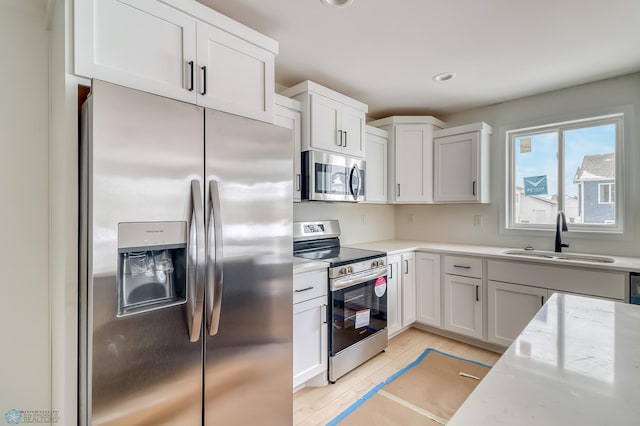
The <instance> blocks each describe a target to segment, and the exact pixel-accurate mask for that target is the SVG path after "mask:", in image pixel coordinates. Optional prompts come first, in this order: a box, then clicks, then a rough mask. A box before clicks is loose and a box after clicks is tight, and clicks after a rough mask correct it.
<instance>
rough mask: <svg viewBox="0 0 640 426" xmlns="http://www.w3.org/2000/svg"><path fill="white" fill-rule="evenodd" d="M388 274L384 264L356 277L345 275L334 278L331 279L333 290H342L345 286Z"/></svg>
mask: <svg viewBox="0 0 640 426" xmlns="http://www.w3.org/2000/svg"><path fill="white" fill-rule="evenodd" d="M385 275H387V267H386V266H383V267H381V268H377V269H374V270H373V271H371V272H369V273H367V274H365V275H358V276H356V277H353V278H350V277H343V278H334V279H332V280H331V285H330V288H331V291H335V290H341V289H343V288H347V287H351V286H354V285H357V284H361V283H364V282H367V281H371V280H375V279H376V278H380V277H384V276H385Z"/></svg>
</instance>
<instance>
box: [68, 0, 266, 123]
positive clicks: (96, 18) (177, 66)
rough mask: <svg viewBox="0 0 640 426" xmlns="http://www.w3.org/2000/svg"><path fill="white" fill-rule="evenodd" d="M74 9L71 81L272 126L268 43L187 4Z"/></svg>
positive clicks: (178, 0)
mask: <svg viewBox="0 0 640 426" xmlns="http://www.w3.org/2000/svg"><path fill="white" fill-rule="evenodd" d="M74 7H75V26H74V30H75V31H74V35H75V38H74V49H75V50H74V70H75V73H76V74H77V75H80V76H83V77H88V78H97V79H100V80H105V81H109V82H111V83H116V84H120V85H123V86H126V87H130V88H133V89H138V90H143V91H146V92H150V93H155V94H158V95H162V96H166V97H169V98H173V99H178V100H181V101H185V102H190V103H194V104H198V105H202V106H205V107H210V108H214V109H217V110H220V111H226V112H230V113H233V114H237V115H242V116H245V117H250V118H254V119H258V120H262V121H267V122H271V121H272V120H273V93H274V85H275V83H274V57H275V54H277V53H278V43H277V42H275V41H274V40H271V39H270V38H268V37H266V36H264V35H262V34H260V33H257V32H255V31H253V30H251V29H249V28H247V27H245V26H244V25H241V24H239V23H237V22H235V21H233V20H231V19H229V18H227V17H225V16H223V15H221V14H220V13H218V12H216V11H214V10H213V9H210V8H208V7H206V6H204V5H202V4H198V3H197V2H193V1H186V0H163V1H157V0H83V1H76V2H75V5H74ZM196 17H197V18H196Z"/></svg>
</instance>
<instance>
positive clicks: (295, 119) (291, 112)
mask: <svg viewBox="0 0 640 426" xmlns="http://www.w3.org/2000/svg"><path fill="white" fill-rule="evenodd" d="M274 104H275V105H274V115H273V124H276V125H278V126H282V127H286V128H287V129H291V130H292V131H293V175H292V176H293V185H292V186H293V201H294V202H298V201H300V200H301V197H302V174H301V173H302V171H301V164H300V161H301V157H300V140H301V137H302V106H301V104H300V102H298V101H296V100H295V99H289V98H286V97H284V96H280V95H274Z"/></svg>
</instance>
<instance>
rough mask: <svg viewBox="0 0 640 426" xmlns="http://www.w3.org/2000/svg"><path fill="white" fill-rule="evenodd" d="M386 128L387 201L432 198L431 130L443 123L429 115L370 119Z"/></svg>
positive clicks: (371, 123) (442, 125) (429, 201)
mask: <svg viewBox="0 0 640 426" xmlns="http://www.w3.org/2000/svg"><path fill="white" fill-rule="evenodd" d="M368 124H369V125H370V126H374V127H378V128H380V129H384V130H386V131H388V132H389V151H388V152H389V190H388V191H389V192H388V195H389V201H390V202H392V203H416V204H417V203H432V202H433V132H434V130H435V129H438V128H441V127H444V123H443V122H442V121H440V120H438V119H436V118H433V117H428V116H393V117H386V118H383V119H380V120H375V121H371V122H369V123H368Z"/></svg>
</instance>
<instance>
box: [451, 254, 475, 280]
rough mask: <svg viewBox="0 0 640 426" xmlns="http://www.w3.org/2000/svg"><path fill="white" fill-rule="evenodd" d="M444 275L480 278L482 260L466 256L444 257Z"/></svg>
mask: <svg viewBox="0 0 640 426" xmlns="http://www.w3.org/2000/svg"><path fill="white" fill-rule="evenodd" d="M444 273H445V274H452V275H463V276H465V277H474V278H482V259H481V258H478V257H467V256H449V255H447V256H445V257H444Z"/></svg>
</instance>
